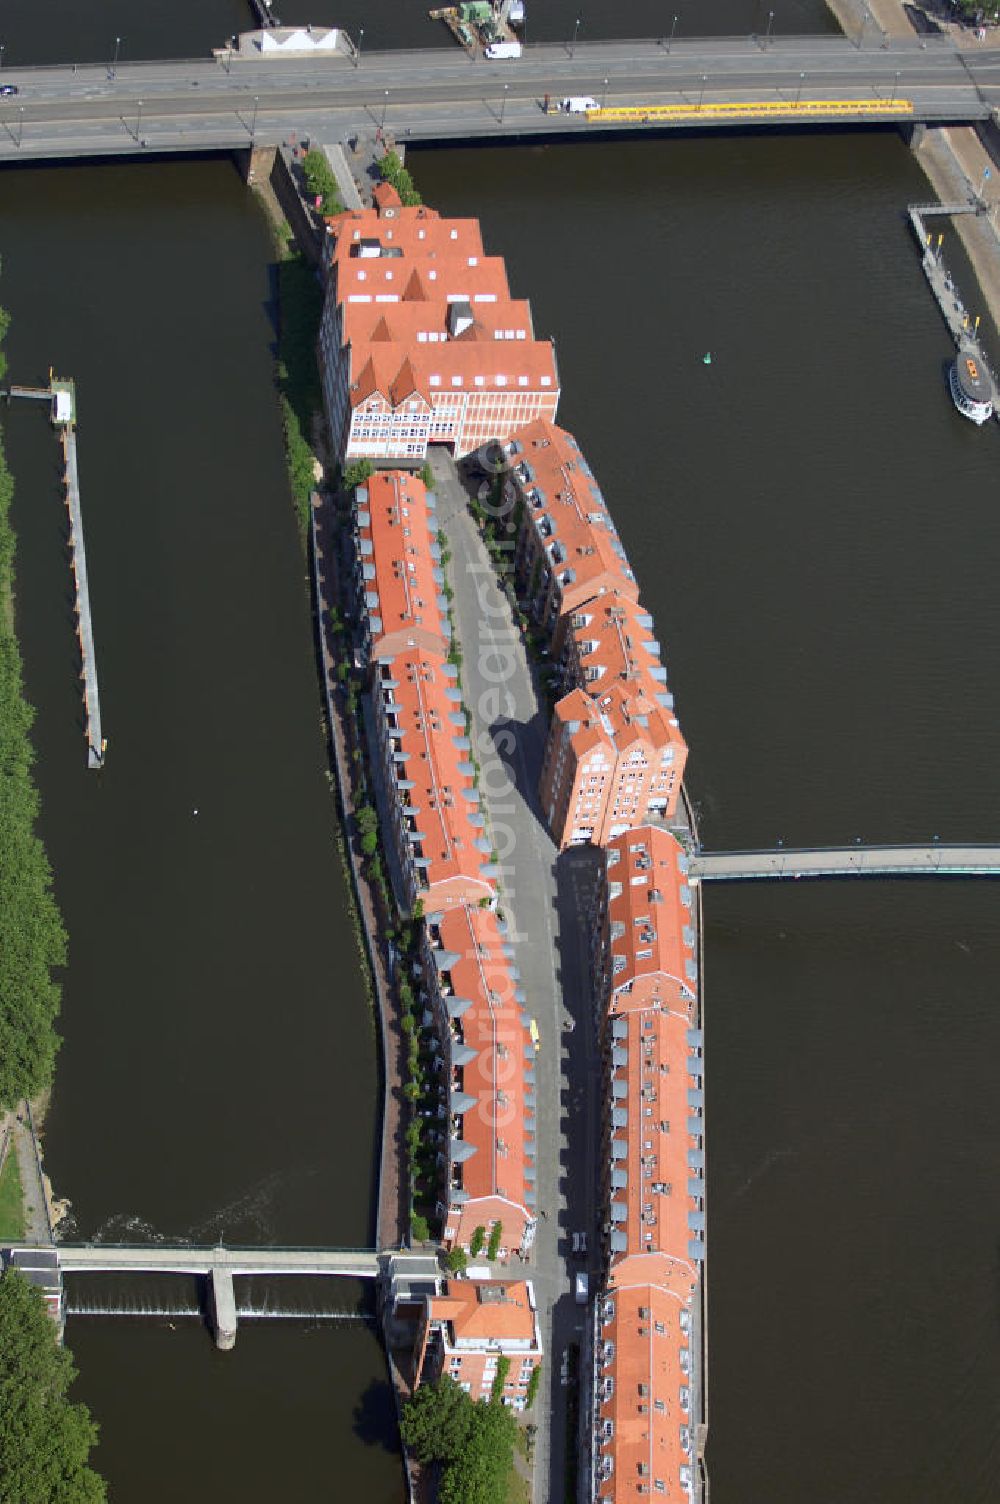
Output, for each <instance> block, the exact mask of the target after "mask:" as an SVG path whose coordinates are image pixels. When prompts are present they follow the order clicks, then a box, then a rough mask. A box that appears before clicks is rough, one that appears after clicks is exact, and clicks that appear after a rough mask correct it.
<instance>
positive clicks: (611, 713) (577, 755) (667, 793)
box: [539, 680, 687, 850]
mask: <svg viewBox="0 0 1000 1504" xmlns="http://www.w3.org/2000/svg"><path fill="white" fill-rule="evenodd" d="M686 762H687V745H686V743H685V742H684V738H683V737H682V735H681V731H680V726H679V724H678V721H677V717H676V716H675V715H674V714H673V711H672V709H669V708H666V707H664V706H663V705H662V704H661V703H660V701H659V699H654V698H652V696H651V694H650V692H649V689H648V686H647V685H646V684H644V683H643V681H641V680H640V681H639V684H638V686H634V685H633V684H632V683H631V682H630V681H625V682H622V681H620V680H615V681H613V682H612V683H611V685H610V687H609V688H608V689H607V690H606V692H605V693H602V694H601V695H600V697H599V698H597V699H594V698H591V696H590V695H588V694H586V693H585V692H584V691H583V690H582V689H573V690H571V691H570V692H569V694H567V695H564V696H563V698H562V699H561V700H559V701H558V702H557V703H556V706H555V709H554V710H553V713H552V721H551V724H550V726H549V735H548V740H547V742H546V747H545V756H544V760H543V762H542V773H541V779H540V783H539V797H540V799H541V804H542V810H543V812H544V814H545V818H546V821H547V822H548V826H549V829H550V831H551V832H552V837H553V840H554V841H555V842H556V844H557V846H558V847H559V849H560V850H564V849H565V848H566V847H567V846H574V845H580V844H584V843H587V842H590V843H593V844H595V845H599V846H603V845H604V844H605V843H606V842H607V841H609V840H611V839H612V837H615V836H619V835H621V834H622V833H623V832H624V831H626V830H629V829H632V828H633V827H634V826H637V825H640V824H645V823H646V822H647V821H652V820H668V819H670V817H671V816H672V815H673V814H674V812H675V810H676V808H677V799H678V796H679V793H680V787H681V780H682V778H683V774H684V767H685V764H686Z"/></svg>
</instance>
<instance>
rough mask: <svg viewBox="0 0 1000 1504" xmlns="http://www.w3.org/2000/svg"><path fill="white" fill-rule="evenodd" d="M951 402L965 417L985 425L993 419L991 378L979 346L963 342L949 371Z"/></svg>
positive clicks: (993, 397) (993, 399)
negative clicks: (988, 420)
mask: <svg viewBox="0 0 1000 1504" xmlns="http://www.w3.org/2000/svg"><path fill="white" fill-rule="evenodd" d="M948 386H949V388H950V390H951V400H952V401H953V402H954V404H955V406H956V407H957V408H958V410H959V412H960V413H961V414H962V416H963V417H964V418H970V419H971V420H972V422H973V423H985V422H986V421H987V419H989V418H992V416H993V404H994V401H995V400H996V399H995V395H994V391H993V378H992V377H991V375H990V371H989V367H988V366H987V364H986V362H985V360H984V359H983V357H982V354H981V352H980V349H979V346H978V345H976V344H973V343H972V341H971V340H968V341H967V340H963V342H962V344H961V345H960V346H959V348H958V355H957V356H956V358H955V361H954V363H953V364H952V366H951V367H950V369H949V371H948Z"/></svg>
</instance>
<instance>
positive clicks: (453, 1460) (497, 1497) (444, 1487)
mask: <svg viewBox="0 0 1000 1504" xmlns="http://www.w3.org/2000/svg"><path fill="white" fill-rule="evenodd" d="M400 1430H401V1432H402V1436H403V1440H404V1441H405V1443H406V1445H407V1446H408V1447H409V1448H410V1450H411V1451H412V1452H413V1454H414V1456H415V1457H416V1459H417V1461H418V1462H421V1463H428V1462H440V1463H441V1464H442V1470H441V1482H440V1486H439V1488H438V1500H439V1504H504V1500H505V1498H506V1493H507V1479H508V1476H509V1474H510V1470H511V1468H512V1466H513V1463H514V1440H515V1437H516V1434H517V1422H516V1421H515V1419H514V1416H513V1414H512V1413H511V1411H510V1410H508V1409H507V1407H506V1406H505V1405H503V1404H501V1403H500V1401H499V1400H496V1399H490V1400H476V1401H473V1400H471V1399H470V1398H469V1396H468V1395H467V1394H466V1392H465V1390H464V1389H462V1388H460V1386H459V1385H458V1384H456V1383H455V1381H454V1379H451V1378H449V1377H448V1375H447V1374H444V1375H442V1377H441V1378H440V1379H438V1381H437V1383H435V1384H422V1385H421V1386H420V1388H419V1389H418V1390H417V1392H416V1393H415V1394H414V1395H413V1396H412V1397H411V1398H410V1399H408V1400H407V1402H406V1404H405V1405H404V1407H403V1420H402V1425H401V1427H400Z"/></svg>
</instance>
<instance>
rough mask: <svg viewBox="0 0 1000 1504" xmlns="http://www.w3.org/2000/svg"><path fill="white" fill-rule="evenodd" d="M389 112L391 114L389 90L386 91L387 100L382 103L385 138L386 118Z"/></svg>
mask: <svg viewBox="0 0 1000 1504" xmlns="http://www.w3.org/2000/svg"><path fill="white" fill-rule="evenodd" d="M388 112H389V90H388V89H386V91H385V98H384V99H383V101H382V134H383V136H384V135H385V117H386V115H387V114H388Z"/></svg>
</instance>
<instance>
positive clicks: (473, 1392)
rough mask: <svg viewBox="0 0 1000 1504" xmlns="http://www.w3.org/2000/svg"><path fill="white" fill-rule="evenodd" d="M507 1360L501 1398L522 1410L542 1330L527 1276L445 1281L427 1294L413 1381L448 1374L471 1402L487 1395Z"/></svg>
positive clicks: (538, 1355)
mask: <svg viewBox="0 0 1000 1504" xmlns="http://www.w3.org/2000/svg"><path fill="white" fill-rule="evenodd" d="M503 1358H506V1359H507V1362H508V1364H509V1368H508V1369H507V1376H506V1379H505V1381H504V1384H503V1387H502V1391H501V1397H502V1399H503V1401H504V1404H506V1405H509V1406H510V1407H511V1409H513V1410H523V1409H524V1402H525V1396H526V1395H527V1392H528V1384H529V1382H530V1380H531V1375H532V1373H533V1372H534V1370H535V1369H536V1368H537V1367H538V1366H539V1364H540V1363H541V1361H542V1334H541V1329H540V1327H539V1323H538V1311H537V1308H536V1305H535V1294H534V1290H533V1289H532V1286H531V1282H530V1280H527V1281H526V1280H519V1281H513V1280H511V1281H508V1280H490V1281H489V1282H486V1281H479V1280H449V1281H447V1282H446V1284H445V1288H444V1293H443V1294H441V1295H438V1296H435V1297H433V1298H432V1297H428V1298H427V1299H425V1302H424V1310H423V1315H422V1317H421V1321H420V1325H419V1327H418V1329H417V1341H416V1348H415V1353H414V1371H415V1373H416V1382H417V1383H418V1384H420V1383H429V1382H432V1381H433V1380H434V1379H437V1378H439V1377H440V1376H441V1374H448V1375H449V1377H451V1378H452V1379H454V1381H455V1383H456V1384H459V1385H460V1386H461V1387H462V1388H463V1389H464V1390H465V1392H466V1393H467V1394H468V1395H469V1396H470V1397H471V1398H472V1399H473V1400H485V1399H489V1398H490V1396H491V1394H492V1392H493V1385H494V1382H496V1381H497V1379H498V1376H499V1373H500V1360H501V1359H503Z"/></svg>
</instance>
